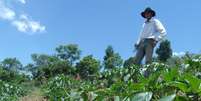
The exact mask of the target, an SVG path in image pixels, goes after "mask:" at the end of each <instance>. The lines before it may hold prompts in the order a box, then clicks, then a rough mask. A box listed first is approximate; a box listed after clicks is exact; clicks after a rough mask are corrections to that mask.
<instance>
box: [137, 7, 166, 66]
mask: <svg viewBox="0 0 201 101" xmlns="http://www.w3.org/2000/svg"><path fill="white" fill-rule="evenodd" d="M155 15H156V13H155V11H154V10H152V9H151V8H149V7H148V8H146V9H145V10H144V11H143V12H142V13H141V16H142V17H143V18H145V23H144V24H143V28H142V31H141V33H140V37H139V39H138V41H137V42H136V44H135V48H136V49H137V53H136V58H135V64H138V65H140V64H141V61H142V59H143V58H144V56H145V63H146V64H149V63H151V62H152V55H153V50H154V47H155V46H156V44H157V43H158V42H159V41H161V40H162V39H163V38H164V36H165V35H166V30H165V28H164V27H163V25H162V24H161V22H160V21H159V20H157V19H155V18H154V17H155ZM158 33H159V35H157V34H158Z"/></svg>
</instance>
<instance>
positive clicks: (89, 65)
mask: <svg viewBox="0 0 201 101" xmlns="http://www.w3.org/2000/svg"><path fill="white" fill-rule="evenodd" d="M76 69H77V73H79V74H80V76H81V77H82V78H87V77H89V76H90V75H91V76H92V75H94V74H96V73H97V72H98V71H99V69H100V62H99V61H98V60H96V59H94V58H93V56H92V55H89V56H86V57H84V58H83V59H82V60H80V62H78V63H77V64H76Z"/></svg>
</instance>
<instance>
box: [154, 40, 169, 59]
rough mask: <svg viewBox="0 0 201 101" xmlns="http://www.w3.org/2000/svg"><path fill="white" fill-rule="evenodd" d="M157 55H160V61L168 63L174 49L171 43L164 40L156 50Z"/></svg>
mask: <svg viewBox="0 0 201 101" xmlns="http://www.w3.org/2000/svg"><path fill="white" fill-rule="evenodd" d="M156 54H157V55H158V56H157V58H158V60H160V61H162V62H166V61H167V59H168V58H170V57H171V56H172V49H171V45H170V41H168V40H164V41H162V42H161V43H160V46H159V48H157V49H156Z"/></svg>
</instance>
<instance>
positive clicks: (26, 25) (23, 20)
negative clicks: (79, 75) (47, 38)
mask: <svg viewBox="0 0 201 101" xmlns="http://www.w3.org/2000/svg"><path fill="white" fill-rule="evenodd" d="M12 25H14V26H15V27H17V29H18V30H19V31H21V32H29V34H30V33H31V34H33V33H36V32H44V31H45V26H43V25H41V24H40V22H37V21H33V20H31V19H29V18H28V17H27V16H26V15H20V18H19V20H16V21H13V23H12Z"/></svg>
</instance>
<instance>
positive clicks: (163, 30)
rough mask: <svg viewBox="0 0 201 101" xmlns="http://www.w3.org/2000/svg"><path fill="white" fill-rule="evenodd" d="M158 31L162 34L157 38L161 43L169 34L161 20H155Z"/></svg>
mask: <svg viewBox="0 0 201 101" xmlns="http://www.w3.org/2000/svg"><path fill="white" fill-rule="evenodd" d="M155 25H156V30H157V31H158V32H159V33H160V35H159V36H158V37H157V39H156V40H157V41H161V40H162V39H163V38H164V37H165V36H166V34H167V32H166V30H165V28H164V26H163V24H162V23H161V22H160V21H159V20H157V19H156V20H155Z"/></svg>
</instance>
